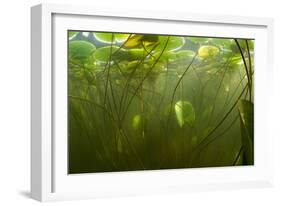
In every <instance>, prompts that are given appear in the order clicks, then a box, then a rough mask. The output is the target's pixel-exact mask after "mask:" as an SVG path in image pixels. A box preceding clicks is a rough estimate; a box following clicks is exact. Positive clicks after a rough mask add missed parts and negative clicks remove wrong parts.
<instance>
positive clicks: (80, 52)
mask: <svg viewBox="0 0 281 206" xmlns="http://www.w3.org/2000/svg"><path fill="white" fill-rule="evenodd" d="M95 50H96V47H95V46H94V45H93V44H91V43H90V42H86V41H71V42H70V43H69V58H70V59H73V60H78V61H81V62H83V61H86V60H87V59H88V58H89V57H91V56H92V54H93V53H94V51H95Z"/></svg>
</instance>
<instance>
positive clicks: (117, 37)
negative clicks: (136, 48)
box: [114, 34, 130, 42]
mask: <svg viewBox="0 0 281 206" xmlns="http://www.w3.org/2000/svg"><path fill="white" fill-rule="evenodd" d="M129 36H130V34H114V38H115V40H116V41H117V42H124V41H126V40H127V39H128V37H129Z"/></svg>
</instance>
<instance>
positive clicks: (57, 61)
mask: <svg viewBox="0 0 281 206" xmlns="http://www.w3.org/2000/svg"><path fill="white" fill-rule="evenodd" d="M155 24H157V25H159V27H158V30H157V31H154V32H155V33H157V32H158V33H167V34H186V32H192V31H188V30H184V29H183V28H185V27H184V25H189V26H190V27H191V26H192V27H193V28H194V29H193V32H195V33H193V35H196V34H197V35H198V34H199V33H200V32H201V34H202V35H203V36H204V35H211V36H229V37H230V36H234V37H245V38H248V37H254V38H255V39H257V40H258V41H257V42H256V43H257V49H256V50H255V55H256V56H255V59H256V61H255V65H256V66H255V71H256V72H255V102H256V103H257V104H255V165H254V166H243V167H235V168H233V167H227V168H226V167H221V168H202V169H177V170H157V171H145V172H143V171H137V172H117V173H106V174H103V173H98V174H87V175H86V174H84V175H82V174H81V175H68V174H67V171H66V165H67V148H66V146H65V144H66V143H67V142H66V141H67V137H66V133H65V129H63V128H64V123H65V121H66V110H64V109H63V108H64V107H65V104H66V96H65V94H66V93H65V91H66V84H65V82H66V79H67V78H66V73H65V71H66V70H64V69H57V68H65V67H67V66H66V61H65V59H66V55H67V54H66V53H65V49H66V39H65V41H63V38H67V37H66V36H65V35H64V34H65V30H67V29H81V30H83V29H85V30H87V29H88V30H89V29H91V28H94V29H95V28H96V29H101V30H106V31H126V28H130V29H129V31H134V32H153V29H154V28H155V27H154V25H155ZM167 25H168V26H169V28H167ZM31 26H32V28H31V50H32V55H31V56H32V60H31V63H32V64H31V66H32V68H31V79H32V80H31V82H32V84H31V94H32V98H31V108H32V111H31V113H32V114H31V127H32V128H31V196H32V198H34V199H36V200H39V201H53V200H68V199H83V198H94V197H112V196H120V195H135V194H149V193H159V192H160V193H172V192H188V191H210V190H214V189H221V190H224V189H235V188H248V187H268V186H272V185H273V161H272V158H273V151H272V149H273V139H274V134H272V132H271V131H270V124H269V116H270V114H269V112H270V111H269V110H268V109H267V108H270V105H271V101H270V99H271V96H270V92H268V91H270V89H269V88H271V87H272V84H271V78H272V77H273V75H274V73H273V59H272V56H273V54H272V51H273V32H272V29H273V21H272V19H269V18H258V17H238V16H222V15H202V14H189V13H169V14H167V13H161V12H148V11H137V10H134V11H133V10H130V11H128V10H120V9H119V10H113V9H110V8H91V7H86V6H84V7H83V6H70V5H57V4H40V5H37V6H34V7H32V9H31ZM171 28H172V29H171ZM63 42H64V43H63ZM58 81H59V82H60V83H58ZM266 88H267V89H266ZM262 137H266V138H262Z"/></svg>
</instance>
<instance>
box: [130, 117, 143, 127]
mask: <svg viewBox="0 0 281 206" xmlns="http://www.w3.org/2000/svg"><path fill="white" fill-rule="evenodd" d="M141 124H142V117H141V115H140V114H137V115H135V116H134V117H133V119H132V127H133V128H134V129H136V130H137V129H140V128H141Z"/></svg>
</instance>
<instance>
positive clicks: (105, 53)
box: [94, 46, 122, 62]
mask: <svg viewBox="0 0 281 206" xmlns="http://www.w3.org/2000/svg"><path fill="white" fill-rule="evenodd" d="M118 50H119V51H118ZM116 51H118V53H119V52H122V49H120V47H118V46H112V47H111V46H105V47H101V48H98V49H97V50H96V51H95V53H94V58H95V60H97V61H101V62H107V61H109V59H110V56H111V55H112V56H111V59H112V60H114V59H115V58H117V54H116V53H115V52H116ZM114 53H115V54H114Z"/></svg>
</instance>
